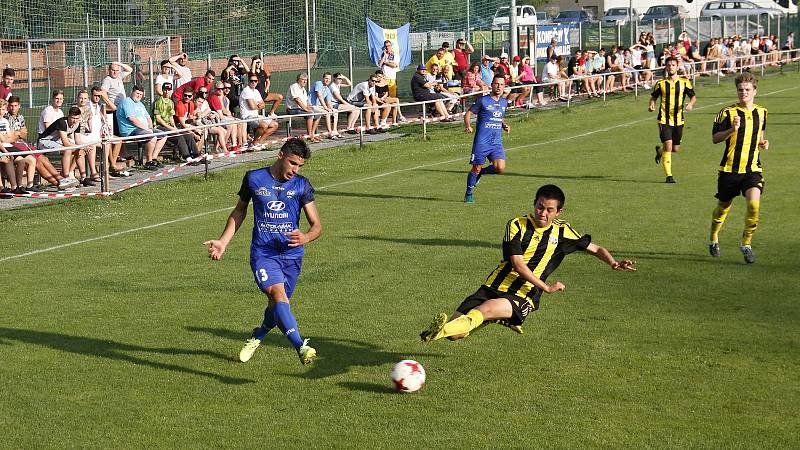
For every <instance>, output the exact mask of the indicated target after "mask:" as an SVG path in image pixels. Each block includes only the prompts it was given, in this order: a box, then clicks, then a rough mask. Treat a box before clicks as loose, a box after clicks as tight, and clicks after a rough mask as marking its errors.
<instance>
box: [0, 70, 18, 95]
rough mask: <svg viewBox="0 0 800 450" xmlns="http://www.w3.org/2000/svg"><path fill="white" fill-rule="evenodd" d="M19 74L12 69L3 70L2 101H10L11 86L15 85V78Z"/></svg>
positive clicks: (0, 92)
mask: <svg viewBox="0 0 800 450" xmlns="http://www.w3.org/2000/svg"><path fill="white" fill-rule="evenodd" d="M16 76H17V73H16V72H15V71H14V69H12V68H11V67H6V68H5V69H3V81H2V83H0V99H2V100H5V101H8V100H9V99H10V98H11V96H12V95H14V94H13V93H12V92H11V85H12V84H14V78H15V77H16Z"/></svg>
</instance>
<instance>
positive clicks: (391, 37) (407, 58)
mask: <svg viewBox="0 0 800 450" xmlns="http://www.w3.org/2000/svg"><path fill="white" fill-rule="evenodd" d="M410 30H411V24H410V23H407V24H405V25H403V26H402V27H400V28H396V29H385V28H382V27H381V26H380V25H378V24H377V23H375V22H373V21H371V20H369V17H367V43H368V45H369V57H370V59H372V62H373V63H374V64H375V65H376V66H377V65H378V61H380V59H381V54H383V43H384V42H385V41H390V42H391V43H392V49H394V52H395V54H396V55H398V56H399V57H400V60H399V61H398V64H399V65H400V67H398V69H397V70H403V69H404V68H405V67H406V66H407V65H409V64H411V40H410V39H409V32H410Z"/></svg>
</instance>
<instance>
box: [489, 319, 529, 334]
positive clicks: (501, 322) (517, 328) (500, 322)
mask: <svg viewBox="0 0 800 450" xmlns="http://www.w3.org/2000/svg"><path fill="white" fill-rule="evenodd" d="M492 322H494V323H496V324H498V325H502V326H504V327H506V328H508V329H509V330H511V331H513V332H515V333H519V334H525V332H524V331H522V325H511V324H510V323H508V320H506V319H497V320H492Z"/></svg>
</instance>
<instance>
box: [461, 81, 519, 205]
mask: <svg viewBox="0 0 800 450" xmlns="http://www.w3.org/2000/svg"><path fill="white" fill-rule="evenodd" d="M505 87H506V80H505V78H504V77H503V76H502V75H497V76H495V77H494V79H493V80H492V89H491V92H490V94H489V95H484V96H482V97H478V99H477V100H475V103H473V104H472V107H470V108H469V110H468V111H467V113H466V114H464V132H465V133H472V124H471V120H472V115H473V114H476V115H477V120H476V124H475V128H477V130H476V132H475V139H474V140H473V141H472V156H471V157H470V159H469V163H470V164H472V170H470V172H469V174H467V192H466V193H465V194H464V202H465V203H475V199H474V198H473V197H472V192H473V191H474V190H475V186H477V184H478V181H479V180H480V179H481V176H482V175H487V174H501V173H503V172H504V171H505V170H506V152H505V151H504V150H503V131H504V130H505V131H506V132H510V131H511V127H510V126H509V125H508V124H507V123H506V122H505V120H503V119H504V117H505V115H506V109H508V100H507V99H505V98H503V97H502V95H503V90H504V89H505ZM487 159H488V160H489V161H491V163H492V164H490V165H488V166H486V167H483V163H484V162H485V161H486V160H487Z"/></svg>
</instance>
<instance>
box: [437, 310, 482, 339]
mask: <svg viewBox="0 0 800 450" xmlns="http://www.w3.org/2000/svg"><path fill="white" fill-rule="evenodd" d="M482 323H483V314H482V313H481V312H480V311H478V310H477V309H471V310H469V312H468V313H467V314H466V315H463V316H460V317H458V318H456V319H453V320H451V321H450V322H447V323H446V324H445V325H444V328H443V329H442V333H441V336H437V338H438V337H443V338H444V337H449V336H457V335H459V334H466V333H469V332H470V331H472V330H474V329H475V328H478V327H479V326H480V325H481V324H482Z"/></svg>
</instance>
